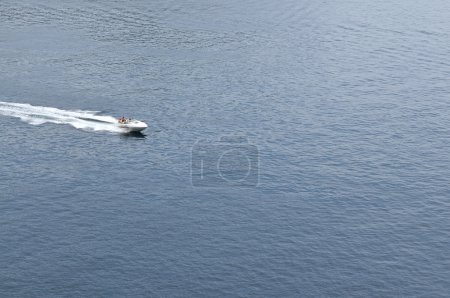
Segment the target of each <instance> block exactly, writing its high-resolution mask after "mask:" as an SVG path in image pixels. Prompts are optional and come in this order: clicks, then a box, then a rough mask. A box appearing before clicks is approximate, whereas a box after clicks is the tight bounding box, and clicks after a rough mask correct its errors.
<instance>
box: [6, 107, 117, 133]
mask: <svg viewBox="0 0 450 298" xmlns="http://www.w3.org/2000/svg"><path fill="white" fill-rule="evenodd" d="M98 113H99V112H96V111H83V110H75V111H70V110H61V109H57V108H52V107H41V106H32V105H30V104H24V103H14V102H2V101H0V115H4V116H11V117H16V118H20V119H21V120H22V121H24V122H27V123H29V124H33V125H40V124H43V123H55V124H69V125H71V126H73V127H75V128H77V129H82V130H87V131H109V132H121V129H120V128H119V127H117V125H116V123H117V120H116V119H115V118H114V117H111V116H102V115H98Z"/></svg>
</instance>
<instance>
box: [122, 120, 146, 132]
mask: <svg viewBox="0 0 450 298" xmlns="http://www.w3.org/2000/svg"><path fill="white" fill-rule="evenodd" d="M118 126H119V127H120V128H121V129H122V130H123V131H124V132H140V131H143V130H144V129H146V128H147V127H148V125H147V124H146V123H145V122H142V121H137V120H133V121H130V122H129V123H119V124H118Z"/></svg>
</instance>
